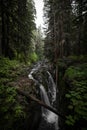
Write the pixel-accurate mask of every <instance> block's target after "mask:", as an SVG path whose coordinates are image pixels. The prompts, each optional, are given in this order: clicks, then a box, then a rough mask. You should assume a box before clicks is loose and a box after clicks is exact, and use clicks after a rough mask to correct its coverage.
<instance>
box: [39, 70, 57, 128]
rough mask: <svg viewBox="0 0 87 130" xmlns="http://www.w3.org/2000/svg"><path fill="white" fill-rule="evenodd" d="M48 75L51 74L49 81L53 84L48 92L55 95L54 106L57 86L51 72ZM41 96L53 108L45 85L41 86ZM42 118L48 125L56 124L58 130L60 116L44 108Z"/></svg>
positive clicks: (54, 98)
mask: <svg viewBox="0 0 87 130" xmlns="http://www.w3.org/2000/svg"><path fill="white" fill-rule="evenodd" d="M47 73H48V74H49V79H50V80H51V82H52V83H51V86H50V87H49V90H48V91H50V92H51V94H53V97H52V99H53V101H52V104H53V102H54V101H55V100H56V86H55V83H54V81H53V78H52V76H51V74H50V73H49V72H47ZM53 87H54V88H53ZM40 94H41V99H42V100H43V102H44V103H45V104H47V105H48V106H52V105H51V104H50V101H49V98H48V95H47V92H46V90H45V88H44V86H43V85H40ZM42 116H43V117H44V119H45V120H46V121H47V122H48V123H51V124H54V126H55V130H58V116H57V115H56V114H54V113H53V112H51V111H49V110H47V109H45V108H43V107H42Z"/></svg>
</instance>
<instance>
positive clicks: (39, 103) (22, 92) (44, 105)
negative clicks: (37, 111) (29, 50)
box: [17, 89, 65, 118]
mask: <svg viewBox="0 0 87 130" xmlns="http://www.w3.org/2000/svg"><path fill="white" fill-rule="evenodd" d="M17 92H18V94H20V95H22V96H25V97H26V98H27V99H29V100H32V101H35V102H37V103H38V105H40V106H43V107H44V108H46V109H48V110H50V111H52V112H53V113H55V114H56V115H58V116H61V117H62V118H65V116H63V115H61V114H59V113H58V112H57V110H55V109H54V108H52V107H51V106H48V105H46V104H45V103H44V102H43V101H41V100H39V99H37V98H36V97H34V96H32V95H29V94H28V93H27V92H24V91H22V90H19V89H17Z"/></svg>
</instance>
